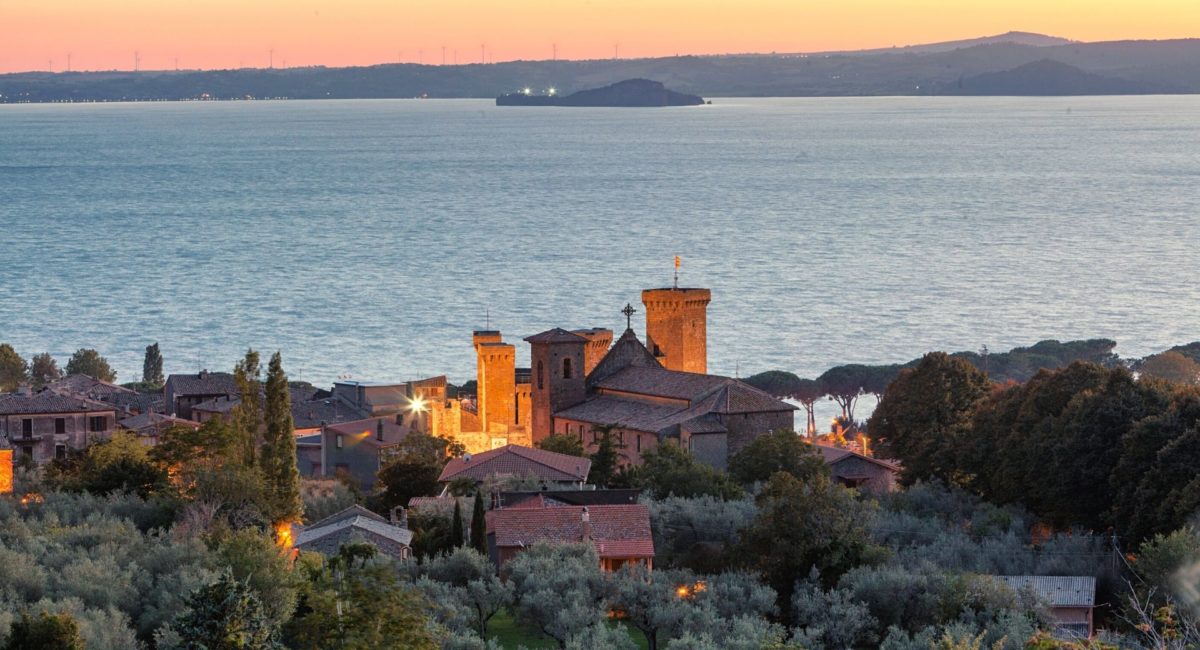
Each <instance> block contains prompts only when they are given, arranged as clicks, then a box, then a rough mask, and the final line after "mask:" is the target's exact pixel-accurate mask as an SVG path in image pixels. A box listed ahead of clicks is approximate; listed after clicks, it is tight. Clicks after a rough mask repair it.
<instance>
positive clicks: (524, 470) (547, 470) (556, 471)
mask: <svg viewBox="0 0 1200 650" xmlns="http://www.w3.org/2000/svg"><path fill="white" fill-rule="evenodd" d="M591 468H592V461H590V460H588V459H587V458H580V457H578V456H569V455H567V454H559V453H556V452H553V451H546V450H544V449H534V448H532V447H521V446H518V445H505V446H504V447H499V448H497V449H491V450H489V451H485V452H482V453H479V454H475V455H473V456H472V455H470V454H466V455H464V456H463V457H462V458H452V459H450V462H449V463H446V467H445V468H444V469H443V470H442V475H441V476H439V477H438V481H439V482H448V481H453V480H454V479H456V478H471V479H475V480H476V481H482V480H483V479H485V478H487V477H488V476H491V475H493V474H501V475H524V474H532V475H534V476H536V477H538V478H539V479H541V480H543V481H571V482H575V481H586V480H587V475H588V472H589V471H591Z"/></svg>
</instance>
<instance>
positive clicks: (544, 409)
mask: <svg viewBox="0 0 1200 650" xmlns="http://www.w3.org/2000/svg"><path fill="white" fill-rule="evenodd" d="M525 340H526V341H528V342H529V348H530V350H529V352H530V355H529V356H530V360H531V361H532V362H533V377H532V379H533V387H532V389H531V390H530V393H531V395H530V402H531V408H530V411H531V413H530V429H531V433H532V437H533V442H535V443H537V442H541V441H542V440H544V439H545V438H546V437H547V436H549V435H550V434H551V433H553V432H554V414H555V413H557V412H558V411H561V410H563V409H566V408H570V407H572V406H575V405H576V404H578V403H580V402H582V401H583V400H584V399H585V398H586V397H587V390H586V387H585V380H586V378H587V377H586V375H585V374H584V347H585V346H586V345H587V344H588V339H586V338H584V337H582V336H580V335H578V334H573V333H571V332H568V331H566V330H564V329H560V328H555V329H552V330H547V331H545V332H542V333H541V334H535V335H533V336H530V337H529V338H527V339H525Z"/></svg>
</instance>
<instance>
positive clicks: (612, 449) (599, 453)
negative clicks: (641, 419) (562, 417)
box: [588, 424, 621, 487]
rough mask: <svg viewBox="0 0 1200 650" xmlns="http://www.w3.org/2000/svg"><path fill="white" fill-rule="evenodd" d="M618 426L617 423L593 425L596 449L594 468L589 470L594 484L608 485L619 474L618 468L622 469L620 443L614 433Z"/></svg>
mask: <svg viewBox="0 0 1200 650" xmlns="http://www.w3.org/2000/svg"><path fill="white" fill-rule="evenodd" d="M616 428H617V425H615V424H606V425H594V426H593V427H592V435H594V436H596V451H595V453H593V454H592V455H591V459H592V468H591V471H589V472H588V478H589V479H591V481H592V483H593V484H595V485H599V486H601V487H607V486H608V484H609V483H612V481H613V478H614V477H615V476H616V475H617V470H618V469H620V463H621V455H620V453H619V452H618V448H619V447H620V445H618V444H617V441H616V434H615V433H613V430H614V429H616Z"/></svg>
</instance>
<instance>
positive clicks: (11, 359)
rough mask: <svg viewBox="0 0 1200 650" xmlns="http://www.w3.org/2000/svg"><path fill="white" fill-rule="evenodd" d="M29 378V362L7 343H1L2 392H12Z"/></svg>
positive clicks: (0, 383)
mask: <svg viewBox="0 0 1200 650" xmlns="http://www.w3.org/2000/svg"><path fill="white" fill-rule="evenodd" d="M28 379H29V364H27V363H25V360H24V359H22V358H21V355H19V354H17V351H16V350H14V349H13V347H12V346H11V345H9V344H7V343H0V393H11V392H13V391H15V390H16V389H17V387H18V386H20V385H21V384H24V383H25V382H26V381H27V380H28Z"/></svg>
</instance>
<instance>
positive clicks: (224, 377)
mask: <svg viewBox="0 0 1200 650" xmlns="http://www.w3.org/2000/svg"><path fill="white" fill-rule="evenodd" d="M167 383H168V384H170V385H171V390H172V391H173V392H174V393H175V395H176V396H177V397H178V396H188V395H237V394H238V392H239V391H238V388H237V382H235V381H234V380H233V375H232V374H230V373H227V372H207V371H206V372H201V373H193V374H190V375H171V376H169V377H167Z"/></svg>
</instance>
